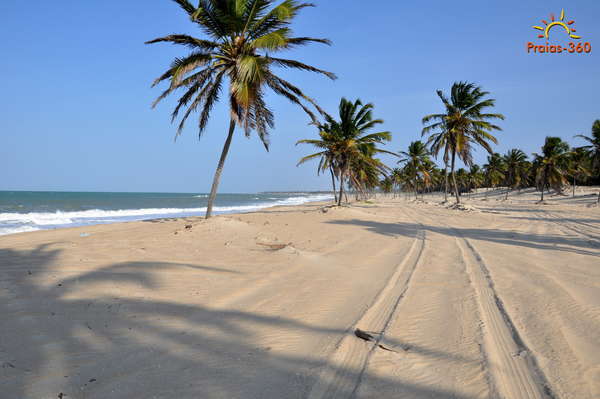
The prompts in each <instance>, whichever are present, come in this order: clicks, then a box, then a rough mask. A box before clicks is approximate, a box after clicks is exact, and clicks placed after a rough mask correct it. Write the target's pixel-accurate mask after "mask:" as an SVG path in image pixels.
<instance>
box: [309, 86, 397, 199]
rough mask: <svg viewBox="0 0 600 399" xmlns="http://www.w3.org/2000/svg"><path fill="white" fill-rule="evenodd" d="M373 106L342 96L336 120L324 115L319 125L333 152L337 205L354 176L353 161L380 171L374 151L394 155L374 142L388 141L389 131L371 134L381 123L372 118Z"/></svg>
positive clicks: (355, 163) (313, 156)
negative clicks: (326, 135) (345, 186)
mask: <svg viewBox="0 0 600 399" xmlns="http://www.w3.org/2000/svg"><path fill="white" fill-rule="evenodd" d="M373 108H374V106H373V104H366V105H363V103H362V102H361V101H360V100H356V101H354V102H351V101H348V100H346V99H345V98H342V99H341V100H340V105H339V118H340V119H339V121H338V120H335V119H334V118H333V117H332V116H330V115H325V123H322V124H320V125H319V128H320V131H321V132H326V133H327V134H328V135H330V136H328V137H329V139H330V142H329V143H328V147H327V148H328V151H330V152H331V154H333V155H332V157H333V164H334V165H335V169H337V171H338V179H339V184H340V189H339V193H338V205H341V204H342V195H343V192H344V184H345V183H346V182H347V180H348V181H351V180H354V181H355V180H356V178H357V177H356V176H357V175H356V173H353V172H355V171H356V169H355V168H353V166H354V167H356V165H357V162H359V163H360V162H362V163H363V166H364V164H365V163H367V164H371V166H373V167H375V169H379V170H381V168H380V166H381V165H379V163H380V161H378V160H376V159H375V158H373V156H374V155H375V154H378V153H387V154H392V155H397V154H394V153H393V152H390V151H386V150H383V149H381V148H379V147H378V144H383V143H384V142H386V141H390V140H391V139H392V134H391V133H390V132H387V131H384V132H376V133H371V130H372V129H373V128H374V127H376V126H377V125H380V124H382V123H383V120H382V119H373ZM300 143H304V144H313V145H314V142H313V141H312V140H300V141H298V143H297V144H300ZM318 156H321V155H317V154H312V155H309V156H307V157H304V158H302V159H301V160H300V162H302V161H303V160H309V159H312V158H316V157H318ZM311 157H312V158H311ZM307 158H308V159H307Z"/></svg>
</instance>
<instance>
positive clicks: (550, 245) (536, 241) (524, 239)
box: [327, 219, 600, 257]
mask: <svg viewBox="0 0 600 399" xmlns="http://www.w3.org/2000/svg"><path fill="white" fill-rule="evenodd" d="M327 223H332V224H339V225H353V226H362V227H364V228H366V229H368V230H370V231H372V232H375V233H377V234H382V235H386V236H392V237H394V236H406V237H414V234H415V231H418V230H421V229H422V230H425V231H430V232H432V233H438V234H443V235H447V236H452V237H455V236H459V237H464V238H468V239H474V240H480V241H489V242H494V243H498V244H504V245H511V246H518V247H526V248H534V249H548V250H555V251H562V252H570V253H576V254H580V255H588V256H596V257H600V251H599V250H598V243H597V242H593V241H591V240H588V239H583V238H574V237H566V236H561V235H555V234H533V233H519V232H516V231H507V230H494V229H486V228H460V227H443V226H431V225H427V224H416V223H403V222H396V223H386V222H375V221H372V220H361V219H352V220H332V221H329V222H327Z"/></svg>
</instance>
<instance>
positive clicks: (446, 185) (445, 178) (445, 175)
mask: <svg viewBox="0 0 600 399" xmlns="http://www.w3.org/2000/svg"><path fill="white" fill-rule="evenodd" d="M445 158H446V157H445ZM445 164H446V167H445V169H444V171H445V173H444V202H448V160H446V162H445Z"/></svg>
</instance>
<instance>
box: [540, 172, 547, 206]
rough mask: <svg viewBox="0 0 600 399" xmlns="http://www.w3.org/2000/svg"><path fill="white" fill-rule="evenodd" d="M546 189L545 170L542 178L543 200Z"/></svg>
mask: <svg viewBox="0 0 600 399" xmlns="http://www.w3.org/2000/svg"><path fill="white" fill-rule="evenodd" d="M545 189H546V172H544V179H543V180H542V199H541V200H540V201H544V190H545Z"/></svg>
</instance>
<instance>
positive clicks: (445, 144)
mask: <svg viewBox="0 0 600 399" xmlns="http://www.w3.org/2000/svg"><path fill="white" fill-rule="evenodd" d="M438 129H439V131H438V132H433V133H431V132H430V131H427V132H425V129H423V132H422V133H421V135H422V136H423V135H425V134H426V133H430V136H429V139H428V140H427V145H429V150H430V152H431V154H432V155H433V156H434V157H435V158H436V159H437V157H438V155H439V153H440V152H441V151H442V150H443V156H442V159H443V161H444V202H448V167H449V165H448V163H449V162H450V152H451V150H450V140H449V139H450V133H449V132H448V129H447V126H446V125H444V124H443V123H442V124H440V125H439V126H438Z"/></svg>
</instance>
